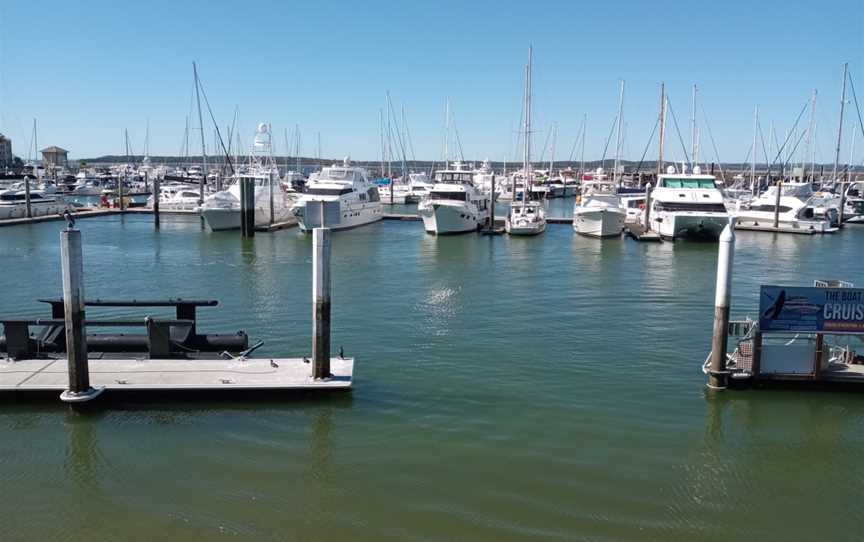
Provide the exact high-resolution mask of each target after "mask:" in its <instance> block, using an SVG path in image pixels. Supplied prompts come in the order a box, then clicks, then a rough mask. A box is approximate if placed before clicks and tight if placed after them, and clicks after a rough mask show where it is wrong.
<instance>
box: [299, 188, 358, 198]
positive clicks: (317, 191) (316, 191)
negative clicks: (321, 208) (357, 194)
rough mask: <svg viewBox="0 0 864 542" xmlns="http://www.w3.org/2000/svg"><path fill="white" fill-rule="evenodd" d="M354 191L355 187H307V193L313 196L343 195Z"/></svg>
mask: <svg viewBox="0 0 864 542" xmlns="http://www.w3.org/2000/svg"><path fill="white" fill-rule="evenodd" d="M353 191H354V189H353V188H306V192H305V193H306V194H311V195H313V196H342V195H345V194H350V193H351V192H353Z"/></svg>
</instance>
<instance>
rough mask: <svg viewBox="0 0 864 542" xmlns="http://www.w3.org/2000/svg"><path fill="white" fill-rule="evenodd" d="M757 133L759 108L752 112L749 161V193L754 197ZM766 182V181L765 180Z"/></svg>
mask: <svg viewBox="0 0 864 542" xmlns="http://www.w3.org/2000/svg"><path fill="white" fill-rule="evenodd" d="M758 131H759V106H758V105H757V106H756V109H754V111H753V156H752V160H751V161H750V192H751V194H752V195H753V196H754V197H755V196H756V192H757V190H756V133H757V132H758ZM766 180H767V179H766Z"/></svg>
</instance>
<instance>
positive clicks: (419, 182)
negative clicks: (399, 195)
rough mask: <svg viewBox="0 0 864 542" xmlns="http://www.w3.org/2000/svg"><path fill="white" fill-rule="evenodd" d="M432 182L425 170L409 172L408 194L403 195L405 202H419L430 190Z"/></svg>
mask: <svg viewBox="0 0 864 542" xmlns="http://www.w3.org/2000/svg"><path fill="white" fill-rule="evenodd" d="M432 184H433V183H432V182H431V181H430V180H429V176H428V175H426V172H425V171H420V172H418V173H409V174H408V194H407V195H406V196H405V203H420V200H422V199H423V198H425V197H426V195H427V194H429V191H430V190H432Z"/></svg>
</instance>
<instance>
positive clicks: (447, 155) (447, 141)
mask: <svg viewBox="0 0 864 542" xmlns="http://www.w3.org/2000/svg"><path fill="white" fill-rule="evenodd" d="M449 163H450V98H447V99H445V100H444V169H447V168H448V167H450V166H449Z"/></svg>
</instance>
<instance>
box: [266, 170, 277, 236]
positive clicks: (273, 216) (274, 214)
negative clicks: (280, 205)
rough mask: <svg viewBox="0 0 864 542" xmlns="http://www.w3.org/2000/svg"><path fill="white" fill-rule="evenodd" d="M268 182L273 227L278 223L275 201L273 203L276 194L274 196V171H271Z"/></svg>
mask: <svg viewBox="0 0 864 542" xmlns="http://www.w3.org/2000/svg"><path fill="white" fill-rule="evenodd" d="M268 181H269V184H268V191H269V192H270V225H273V223H274V222H276V211H275V205H274V201H273V199H274V194H273V171H272V170H271V171H270V175H269V178H268Z"/></svg>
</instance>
